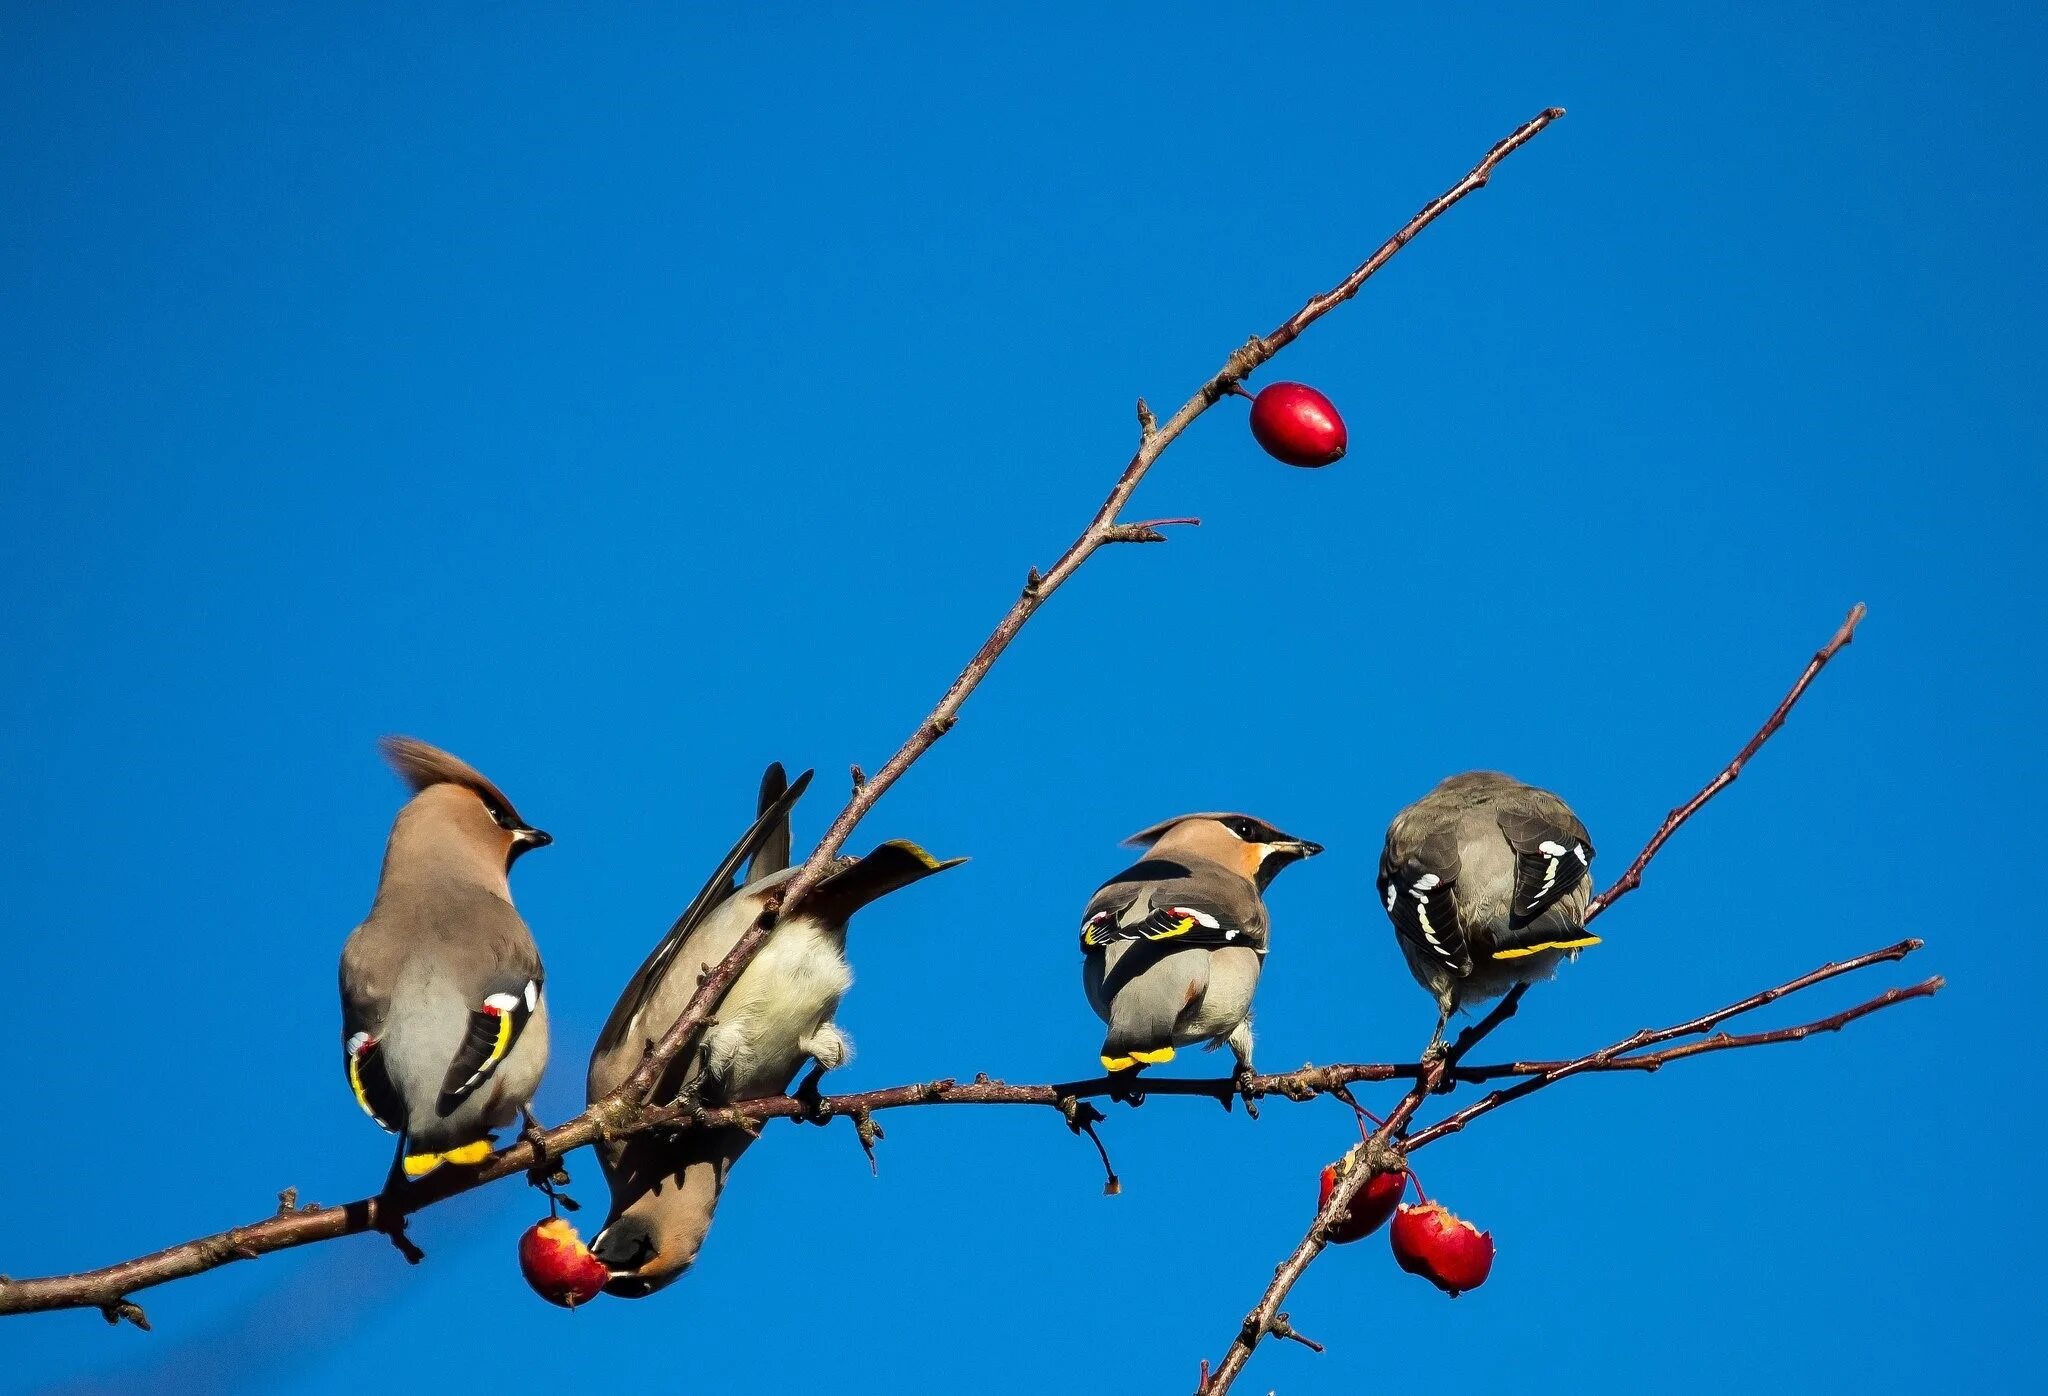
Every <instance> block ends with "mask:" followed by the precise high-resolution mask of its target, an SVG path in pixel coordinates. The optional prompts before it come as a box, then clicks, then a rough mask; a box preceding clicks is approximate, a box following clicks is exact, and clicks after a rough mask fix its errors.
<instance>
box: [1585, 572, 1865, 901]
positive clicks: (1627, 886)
mask: <svg viewBox="0 0 2048 1396" xmlns="http://www.w3.org/2000/svg"><path fill="white" fill-rule="evenodd" d="M1865 614H1866V613H1865V611H1864V609H1863V603H1862V602H1861V601H1858V602H1857V603H1856V604H1855V605H1853V606H1851V607H1850V608H1849V617H1848V619H1847V620H1844V621H1843V622H1842V628H1841V629H1839V630H1837V631H1836V632H1835V633H1834V637H1833V638H1832V639H1830V640H1829V641H1828V642H1827V643H1826V644H1825V645H1822V646H1821V647H1820V649H1819V650H1818V651H1816V652H1815V654H1814V656H1813V658H1812V659H1811V660H1810V661H1808V663H1807V665H1806V668H1805V670H1804V671H1802V672H1801V673H1800V675H1799V681H1798V682H1797V683H1795V684H1793V685H1792V689H1791V691H1790V692H1789V693H1787V694H1786V695H1785V698H1784V701H1782V702H1780V703H1779V704H1778V706H1777V707H1776V708H1774V709H1772V711H1771V715H1770V716H1769V717H1767V718H1765V719H1764V725H1763V726H1761V727H1759V728H1757V730H1756V735H1755V736H1753V737H1751V738H1750V739H1749V742H1748V744H1747V745H1745V746H1744V747H1743V748H1742V750H1740V751H1738V752H1736V753H1735V759H1734V760H1733V761H1730V762H1729V763H1728V764H1727V765H1726V766H1723V767H1722V768H1721V772H1720V774H1719V775H1717V776H1715V777H1714V778H1713V779H1712V780H1710V781H1708V782H1707V783H1706V785H1705V786H1704V787H1703V788H1702V789H1701V790H1700V793H1699V794H1697V795H1695V796H1693V797H1692V798H1691V799H1690V800H1687V801H1686V802H1685V803H1684V804H1682V805H1680V806H1679V807H1678V808H1677V809H1675V810H1672V811H1671V813H1669V814H1667V815H1665V816H1664V822H1663V823H1662V824H1660V825H1658V826H1657V832H1656V833H1654V834H1652V835H1651V836H1650V841H1649V842H1648V843H1646V844H1644V845H1643V851H1642V852H1641V853H1638V854H1637V855H1636V860H1635V861H1634V862H1633V863H1630V864H1629V865H1628V868H1627V870H1626V871H1625V872H1623V873H1622V875H1621V876H1620V877H1618V878H1616V879H1615V882H1614V885H1613V886H1612V887H1609V888H1608V889H1607V890H1606V891H1605V892H1602V893H1601V894H1600V895H1599V896H1597V897H1595V898H1593V900H1592V901H1591V902H1589V903H1588V904H1587V906H1586V919H1587V920H1588V921H1591V920H1593V919H1594V918H1595V917H1597V916H1599V914H1600V913H1601V912H1603V911H1605V910H1607V908H1608V907H1610V906H1613V905H1614V904H1615V903H1616V902H1618V901H1620V900H1621V899H1622V898H1623V897H1625V896H1627V895H1628V894H1629V893H1631V892H1633V891H1635V890H1636V888H1638V887H1640V886H1642V883H1643V869H1645V868H1647V867H1649V866H1650V860H1651V859H1652V858H1654V857H1656V856H1657V852H1658V850H1659V849H1661V848H1663V847H1664V845H1665V843H1666V842H1667V841H1668V840H1669V839H1670V837H1671V836H1672V835H1673V834H1675V833H1677V832H1678V829H1679V826H1680V825H1682V824H1684V823H1685V821H1686V820H1688V819H1690V818H1692V817H1693V816H1694V815H1695V814H1698V813H1699V812H1700V810H1701V808H1702V807H1703V806H1705V804H1706V803H1707V801H1709V800H1711V799H1713V798H1714V797H1715V796H1716V795H1718V794H1720V793H1721V792H1722V791H1723V790H1724V789H1726V788H1727V787H1729V786H1731V785H1733V784H1734V783H1735V778H1736V777H1737V776H1739V775H1741V774H1742V768H1743V766H1744V765H1745V764H1747V763H1748V761H1749V758H1750V757H1752V756H1754V755H1756V754H1757V752H1758V751H1760V750H1761V749H1762V748H1763V744H1764V743H1765V742H1767V741H1769V740H1770V739H1771V737H1772V736H1773V735H1774V734H1775V733H1776V732H1777V730H1778V729H1779V728H1780V727H1783V726H1784V725H1785V719H1786V718H1788V717H1790V716H1791V715H1792V707H1793V705H1794V704H1796V703H1797V702H1798V701H1799V700H1800V698H1802V697H1803V696H1805V693H1806V689H1807V685H1809V684H1811V683H1812V682H1813V681H1814V678H1815V677H1816V676H1817V675H1818V674H1819V673H1820V671H1821V670H1822V669H1824V668H1826V667H1827V663H1828V661H1829V660H1830V659H1833V658H1834V657H1835V656H1836V655H1837V654H1838V653H1840V652H1841V650H1842V648H1843V647H1844V646H1846V645H1847V644H1848V643H1849V642H1850V641H1852V640H1854V639H1855V638H1856V627H1857V626H1859V625H1861V624H1862V623H1863V617H1864V615H1865Z"/></svg>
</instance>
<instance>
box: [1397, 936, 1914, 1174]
mask: <svg viewBox="0 0 2048 1396" xmlns="http://www.w3.org/2000/svg"><path fill="white" fill-rule="evenodd" d="M1908 944H1910V945H1913V946H1915V947H1916V948H1917V947H1918V945H1919V944H1920V942H1918V941H1909V942H1908ZM1897 958H1898V957H1897V956H1895V955H1879V956H1867V957H1864V958H1862V960H1861V961H1860V963H1861V964H1874V963H1875V962H1876V961H1877V960H1879V959H1897ZM1856 966H1857V962H1851V963H1850V964H1848V965H1845V966H1843V968H1842V971H1839V972H1846V970H1847V969H1849V968H1853V967H1856ZM1946 982H1947V981H1946V980H1944V979H1943V978H1942V977H1941V976H1940V975H1938V974H1937V975H1935V976H1933V977H1932V978H1930V979H1923V980H1921V981H1920V982H1919V983H1918V984H1909V985H1907V986H1905V987H1904V988H1898V989H1887V990H1885V991H1884V992H1883V993H1881V994H1879V995H1877V996H1876V997H1875V998H1870V999H1865V1000H1864V1001H1863V1002H1862V1003H1859V1004H1856V1005H1855V1006H1854V1007H1852V1008H1845V1009H1843V1010H1842V1011H1841V1012H1839V1013H1831V1014H1829V1015H1828V1016H1827V1017H1825V1018H1816V1019H1814V1020H1813V1021H1812V1022H1810V1023H1800V1024H1797V1025H1796V1026H1793V1027H1789V1028H1773V1029H1771V1030H1769V1031H1767V1032H1750V1033H1721V1034H1719V1035H1717V1036H1714V1037H1709V1038H1705V1039H1703V1040H1701V1041H1699V1042H1690V1043H1687V1044H1685V1045H1684V1046H1682V1047H1670V1048H1666V1049H1665V1050H1664V1051H1661V1052H1646V1053H1644V1054H1643V1055H1641V1056H1628V1055H1625V1054H1626V1053H1630V1052H1633V1051H1634V1050H1635V1049H1636V1047H1637V1046H1639V1045H1640V1044H1641V1043H1642V1042H1643V1041H1645V1040H1647V1041H1654V1042H1661V1041H1665V1040H1667V1039H1668V1038H1669V1037H1672V1036H1680V1035H1691V1034H1695V1033H1703V1032H1706V1031H1708V1029H1706V1028H1695V1027H1692V1026H1691V1025H1689V1024H1687V1025H1681V1026H1680V1027H1676V1028H1667V1029H1665V1030H1664V1031H1663V1032H1662V1033H1659V1034H1655V1035H1650V1036H1647V1037H1646V1035H1645V1034H1643V1033H1637V1034H1636V1035H1635V1036H1634V1037H1629V1038H1624V1039H1623V1040H1622V1041H1620V1042H1616V1043H1613V1044H1611V1045H1609V1046H1606V1047H1602V1048H1601V1049H1600V1050H1599V1051H1597V1052H1588V1053H1587V1054H1586V1055H1585V1056H1583V1057H1575V1058H1573V1059H1572V1060H1570V1061H1564V1062H1552V1063H1550V1064H1549V1065H1548V1066H1547V1067H1546V1069H1545V1070H1543V1071H1540V1072H1537V1073H1536V1074H1534V1075H1532V1076H1530V1077H1529V1078H1528V1079H1527V1080H1524V1081H1519V1082H1517V1083H1516V1084H1514V1085H1512V1086H1504V1087H1502V1088H1501V1089H1500V1090H1497V1091H1491V1092H1488V1093H1487V1094H1486V1095H1484V1096H1481V1097H1480V1098H1479V1099H1478V1100H1475V1101H1473V1102H1472V1104H1470V1105H1468V1106H1466V1107H1465V1108H1464V1109H1463V1110H1460V1111H1458V1112H1457V1113H1456V1114H1454V1115H1450V1116H1447V1117H1445V1118H1444V1119H1441V1120H1439V1121H1437V1122H1436V1123H1435V1124H1433V1125H1431V1126H1429V1128H1427V1129H1423V1130H1418V1131H1417V1132H1416V1133H1415V1134H1414V1135H1412V1136H1411V1137H1409V1138H1408V1139H1407V1140H1406V1141H1404V1143H1403V1146H1402V1147H1403V1148H1404V1149H1405V1150H1406V1151H1407V1152H1408V1153H1411V1154H1412V1153H1414V1152H1415V1151H1416V1150H1417V1149H1420V1148H1424V1147H1426V1146H1427V1145H1430V1144H1434V1143H1435V1142H1436V1141H1437V1140H1439V1139H1442V1138H1443V1137H1444V1136H1445V1135H1448V1134H1456V1133H1457V1132H1458V1131H1459V1130H1461V1129H1463V1128H1464V1127H1465V1126H1466V1125H1468V1124H1470V1123H1471V1122H1472V1121H1474V1120H1476V1119H1478V1118H1479V1117H1480V1116H1481V1115H1484V1114H1488V1113H1490V1112H1491V1111H1494V1110H1498V1109H1500V1107H1501V1106H1503V1105H1506V1104H1509V1103H1510V1102H1512V1101H1517V1100H1520V1099H1522V1098H1523V1097H1524V1096H1529V1095H1533V1094H1535V1093H1536V1092H1537V1091H1540V1090H1542V1089H1543V1088H1544V1087H1546V1086H1554V1085H1556V1084H1557V1083H1558V1082H1559V1081H1563V1080H1567V1079H1569V1078H1570V1077H1573V1076H1578V1075H1581V1074H1583V1073H1585V1072H1588V1071H1627V1070H1634V1071H1656V1070H1657V1069H1658V1068H1660V1067H1663V1066H1666V1065H1669V1064H1670V1063H1672V1062H1675V1061H1680V1060H1682V1059H1684V1058H1686V1057H1696V1056H1699V1055H1700V1054H1702V1053H1705V1052H1726V1051H1730V1050H1734V1049H1737V1048H1743V1047H1768V1046H1771V1045H1774V1044H1776V1043H1781V1042H1802V1041H1804V1040H1805V1039H1807V1038H1809V1037H1811V1036H1813V1035H1814V1034H1815V1033H1817V1032H1837V1031H1839V1030H1841V1029H1842V1028H1844V1027H1846V1026H1848V1025H1849V1024H1850V1023H1853V1022H1855V1021H1856V1020H1857V1019H1858V1018H1867V1017H1869V1016H1870V1015H1871V1014H1873V1013H1876V1012H1877V1011H1879V1010H1880V1009H1885V1008H1890V1007H1891V1006H1892V1005H1893V1004H1895V1003H1904V1002H1906V1001H1907V1000H1908V999H1924V998H1931V997H1933V996H1934V995H1935V994H1937V993H1939V992H1940V991H1941V988H1942V986H1943V985H1944V984H1945V983H1946ZM1780 992H1784V993H1790V992H1793V990H1792V989H1791V988H1790V987H1789V986H1788V987H1787V988H1786V989H1784V990H1781V991H1780ZM1747 1011H1748V1010H1747V1009H1746V1008H1742V1007H1739V1006H1738V1007H1735V1008H1731V1009H1726V1010H1723V1012H1722V1013H1721V1014H1717V1015H1714V1021H1716V1022H1718V1021H1720V1020H1721V1018H1722V1017H1732V1016H1734V1015H1735V1014H1737V1013H1743V1012H1747ZM1517 1065H1520V1064H1519V1063H1518V1064H1517ZM1516 1074H1520V1073H1519V1072H1518V1073H1516Z"/></svg>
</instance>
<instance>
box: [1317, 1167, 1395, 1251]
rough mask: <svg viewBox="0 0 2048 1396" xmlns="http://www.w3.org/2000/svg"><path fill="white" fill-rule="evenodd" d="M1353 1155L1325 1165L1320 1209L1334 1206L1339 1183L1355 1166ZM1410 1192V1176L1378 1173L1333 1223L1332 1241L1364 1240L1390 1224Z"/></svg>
mask: <svg viewBox="0 0 2048 1396" xmlns="http://www.w3.org/2000/svg"><path fill="white" fill-rule="evenodd" d="M1352 1166H1353V1165H1352V1162H1351V1156H1350V1155H1348V1154H1347V1155H1345V1156H1344V1158H1342V1159H1341V1160H1339V1161H1338V1162H1336V1163H1326V1164H1324V1165H1323V1191H1322V1196H1321V1197H1320V1198H1318V1199H1317V1201H1316V1208H1317V1210H1318V1211H1320V1210H1321V1209H1322V1208H1324V1207H1327V1206H1329V1205H1330V1194H1331V1193H1333V1192H1335V1191H1336V1190H1337V1183H1338V1181H1339V1180H1340V1179H1342V1178H1343V1177H1344V1175H1345V1173H1346V1172H1347V1171H1349V1170H1350V1168H1351V1167H1352ZM1407 1190H1408V1175H1407V1174H1406V1173H1375V1174H1373V1176H1372V1177H1371V1179H1369V1180H1368V1181H1367V1182H1366V1185H1365V1186H1364V1187H1363V1188H1361V1189H1360V1190H1359V1192H1358V1195H1357V1196H1356V1197H1354V1198H1352V1199H1351V1207H1350V1209H1349V1212H1348V1214H1347V1215H1345V1216H1343V1217H1340V1218H1338V1219H1337V1220H1336V1221H1333V1222H1331V1223H1330V1228H1329V1230H1330V1239H1331V1240H1332V1241H1335V1242H1337V1243H1338V1244H1340V1245H1342V1244H1345V1243H1348V1242H1351V1241H1360V1240H1363V1239H1365V1238H1366V1237H1368V1236H1370V1235H1372V1234H1373V1233H1374V1232H1375V1231H1378V1230H1379V1229H1380V1228H1381V1227H1383V1226H1385V1225H1386V1224H1387V1218H1388V1217H1391V1216H1393V1215H1394V1208H1396V1207H1398V1206H1399V1205H1400V1204H1401V1194H1402V1193H1404V1192H1406V1191H1407Z"/></svg>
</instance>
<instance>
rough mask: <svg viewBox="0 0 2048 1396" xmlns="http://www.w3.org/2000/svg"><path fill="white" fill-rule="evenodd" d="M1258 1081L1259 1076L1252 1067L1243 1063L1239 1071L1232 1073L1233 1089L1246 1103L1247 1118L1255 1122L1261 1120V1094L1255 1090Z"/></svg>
mask: <svg viewBox="0 0 2048 1396" xmlns="http://www.w3.org/2000/svg"><path fill="white" fill-rule="evenodd" d="M1257 1081H1258V1076H1257V1075H1256V1074H1255V1073H1254V1072H1253V1071H1252V1069H1251V1068H1250V1067H1248V1066H1246V1065H1244V1063H1242V1062H1240V1063H1238V1067H1237V1070H1236V1071H1234V1072H1232V1073H1231V1075H1230V1085H1231V1089H1233V1090H1235V1091H1236V1092H1237V1098H1238V1099H1239V1100H1241V1101H1243V1102H1244V1113H1245V1115H1246V1117H1247V1118H1249V1119H1254V1120H1256V1119H1257V1118H1259V1094H1260V1093H1259V1091H1258V1090H1257V1089H1256V1088H1255V1083H1256V1082H1257Z"/></svg>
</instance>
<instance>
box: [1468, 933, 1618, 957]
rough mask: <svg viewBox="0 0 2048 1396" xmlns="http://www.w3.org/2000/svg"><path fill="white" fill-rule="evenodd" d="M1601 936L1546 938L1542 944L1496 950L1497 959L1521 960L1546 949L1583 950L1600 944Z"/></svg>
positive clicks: (1494, 953)
mask: <svg viewBox="0 0 2048 1396" xmlns="http://www.w3.org/2000/svg"><path fill="white" fill-rule="evenodd" d="M1599 943H1600V937H1599V936H1580V937H1579V938H1578V939H1577V940H1546V941H1544V942H1543V943H1542V944H1541V945H1518V946H1516V947H1515V948H1514V949H1512V950H1496V951H1494V952H1493V958H1494V959H1496V960H1519V959H1521V958H1523V957H1524V956H1526V955H1540V954H1542V953H1543V952H1544V951H1546V950H1583V949H1585V948H1586V947H1587V946H1589V945H1598V944H1599Z"/></svg>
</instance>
